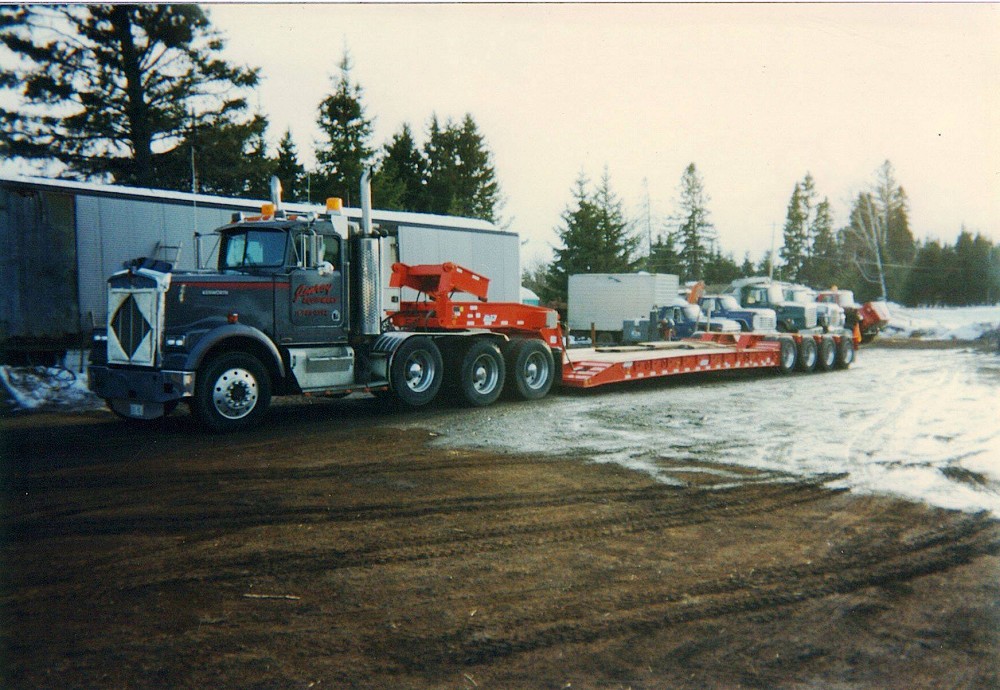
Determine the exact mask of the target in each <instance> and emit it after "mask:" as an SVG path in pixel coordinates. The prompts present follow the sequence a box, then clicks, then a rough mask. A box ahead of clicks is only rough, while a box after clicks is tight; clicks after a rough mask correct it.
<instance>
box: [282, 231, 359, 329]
mask: <svg viewBox="0 0 1000 690" xmlns="http://www.w3.org/2000/svg"><path fill="white" fill-rule="evenodd" d="M294 240H295V242H296V245H295V246H296V249H297V251H298V252H299V254H302V248H303V247H306V249H305V255H304V256H300V257H299V266H297V267H296V268H293V269H292V271H291V274H290V275H289V292H288V326H289V327H288V329H287V332H286V333H283V334H282V338H281V340H282V342H283V343H292V344H296V345H299V344H308V343H317V344H318V343H337V342H344V341H346V340H347V318H348V317H347V309H346V307H345V305H344V296H345V295H344V273H343V263H342V251H341V249H342V247H341V239H340V236H339V235H319V237H318V239H317V241H316V242H315V243H313V242H311V241H310V240H309V238H307V241H306V242H305V243H303V242H302V241H301V236H299V237H296V238H294ZM314 246H315V249H316V251H315V256H313V255H312V254H313V247H314Z"/></svg>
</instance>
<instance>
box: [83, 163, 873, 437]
mask: <svg viewBox="0 0 1000 690" xmlns="http://www.w3.org/2000/svg"><path fill="white" fill-rule="evenodd" d="M272 187H276V189H275V190H274V192H273V193H272V202H271V203H268V204H265V205H263V206H262V208H261V212H260V214H258V215H253V216H248V215H246V214H244V213H238V214H235V215H234V217H233V219H232V222H231V223H229V224H227V225H224V226H223V227H221V228H219V229H218V231H217V232H218V236H219V251H218V255H217V264H216V266H215V267H214V268H213V269H211V270H200V271H174V270H173V267H172V266H171V265H170V264H169V263H166V262H163V261H158V260H156V259H150V258H145V259H136V260H134V261H132V262H130V263H129V265H128V266H127V267H126V268H125V269H123V270H121V271H118V272H116V273H115V274H113V275H112V276H111V277H110V278H109V279H108V281H107V291H108V313H107V318H106V322H105V325H104V326H103V327H101V328H98V329H95V331H94V334H93V346H92V348H91V355H90V367H89V370H88V377H89V386H90V388H91V390H92V391H94V392H95V393H96V394H97V395H98V396H99V397H101V398H103V399H104V400H105V401H106V402H107V404H108V407H109V408H110V409H111V410H112V411H113V412H114V413H115V414H117V415H118V416H120V417H122V418H124V419H127V420H153V419H157V418H160V417H162V416H164V415H166V414H169V413H170V412H171V411H172V410H173V409H174V408H175V407H177V405H178V404H179V403H180V402H187V403H188V404H189V405H190V408H191V411H192V413H193V415H194V417H196V418H197V419H198V420H199V421H200V422H201V423H202V424H203V425H204V426H206V427H208V428H209V429H211V430H214V431H232V430H237V429H245V428H248V427H252V426H254V425H256V424H257V423H258V422H259V421H260V419H261V418H262V416H263V415H264V413H265V411H266V409H267V407H268V405H269V403H270V401H271V398H272V396H274V395H285V394H301V393H324V394H329V395H333V396H344V395H348V394H350V393H354V392H365V393H371V394H374V395H375V396H376V397H383V398H389V399H391V400H393V401H396V402H398V403H400V404H402V405H404V406H407V407H421V406H423V405H426V404H428V403H430V402H431V401H432V400H435V399H437V398H439V397H443V396H449V397H450V398H452V399H455V400H458V401H462V402H464V403H465V404H467V405H471V406H485V405H489V404H491V403H493V402H494V401H495V400H497V398H498V397H499V396H500V395H501V393H503V392H505V391H506V392H509V394H510V395H511V396H513V397H515V398H520V399H523V400H536V399H538V398H542V397H544V396H545V395H546V394H548V392H549V390H550V389H551V388H552V386H553V385H555V384H557V383H558V384H560V385H562V386H565V387H567V388H593V387H595V386H603V385H607V384H614V383H622V382H627V381H632V380H638V379H648V378H656V377H663V376H671V375H676V374H689V373H699V372H703V373H708V372H718V371H727V370H745V369H773V370H777V371H781V372H786V373H787V372H790V371H792V370H793V369H795V368H796V363H797V362H798V361H799V352H800V348H799V347H797V346H796V341H794V340H793V339H792V338H791V337H787V336H785V337H781V336H779V335H778V334H771V335H767V334H744V333H701V334H699V335H698V337H696V338H692V339H689V340H685V341H681V342H667V343H649V344H643V345H640V346H633V347H612V348H590V349H586V350H574V351H572V352H573V354H572V356H571V355H570V352H569V351H568V350H567V348H566V347H565V339H564V333H563V330H562V327H561V325H560V323H559V318H558V313H557V312H556V311H555V310H552V309H548V308H545V307H539V306H533V305H525V304H521V303H518V302H490V301H489V300H488V291H489V279H488V278H487V277H486V276H485V275H482V274H480V273H477V272H474V271H471V270H468V269H465V268H463V267H462V266H459V265H456V264H454V263H448V262H445V263H438V264H418V265H410V264H404V263H399V262H397V263H395V264H394V265H393V266H392V268H391V271H390V275H389V276H388V277H386V276H384V270H383V263H384V262H383V261H382V257H381V252H382V250H383V249H384V245H385V242H386V240H387V238H386V237H383V236H382V233H380V231H379V229H378V228H377V227H376V226H375V225H374V224H373V223H372V221H371V215H370V209H371V193H370V185H369V173H368V172H366V173H365V174H364V176H363V178H362V184H361V199H362V214H361V219H360V220H361V222H360V224H358V223H352V222H350V221H348V219H347V218H345V217H344V216H343V214H342V213H341V204H340V201H339V200H338V199H331V200H329V201H328V203H327V211H326V212H324V213H321V214H314V213H307V214H304V215H303V214H299V213H289V212H287V211H285V210H283V209H282V207H281V201H280V185H272ZM386 290H397V291H399V294H400V295H414V296H415V297H414V298H413V299H400V300H399V301H398V302H391V306H390V308H386V306H385V299H384V296H385V294H386ZM458 295H467V296H469V297H471V299H468V300H458V299H456V296H458ZM692 306H693V305H692ZM695 308H696V307H695ZM831 342H835V343H836V345H837V346H838V350H837V356H836V364H837V365H838V366H841V367H846V366H849V365H850V363H851V361H853V354H854V350H853V344H852V343H851V341H850V339H849V338H840V337H839V336H835V337H833V338H831ZM809 369H811V367H809ZM807 370H808V369H807Z"/></svg>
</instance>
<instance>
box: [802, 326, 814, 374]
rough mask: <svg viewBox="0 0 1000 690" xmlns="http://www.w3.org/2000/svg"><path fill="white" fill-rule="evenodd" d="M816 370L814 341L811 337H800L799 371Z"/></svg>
mask: <svg viewBox="0 0 1000 690" xmlns="http://www.w3.org/2000/svg"><path fill="white" fill-rule="evenodd" d="M815 368H816V341H815V340H813V339H812V336H808V335H806V336H802V342H800V343H799V371H804V372H810V371H812V370H813V369H815Z"/></svg>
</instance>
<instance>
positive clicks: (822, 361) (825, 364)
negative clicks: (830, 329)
mask: <svg viewBox="0 0 1000 690" xmlns="http://www.w3.org/2000/svg"><path fill="white" fill-rule="evenodd" d="M836 364H837V343H836V342H834V340H833V338H823V339H822V340H821V341H820V342H819V358H818V359H817V361H816V366H818V367H819V369H820V371H830V370H831V369H833V368H834V367H835V366H836Z"/></svg>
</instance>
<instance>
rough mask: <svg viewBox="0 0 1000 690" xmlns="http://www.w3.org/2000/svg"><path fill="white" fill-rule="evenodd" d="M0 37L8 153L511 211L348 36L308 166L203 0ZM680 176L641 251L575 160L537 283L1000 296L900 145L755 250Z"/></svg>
mask: <svg viewBox="0 0 1000 690" xmlns="http://www.w3.org/2000/svg"><path fill="white" fill-rule="evenodd" d="M0 45H2V46H3V47H4V48H5V49H6V50H7V51H8V53H9V55H10V56H11V59H10V60H9V61H7V60H6V59H5V61H6V62H9V65H10V66H9V67H5V69H4V70H3V71H0V89H2V90H7V91H15V92H16V93H17V94H18V95H19V104H18V105H17V106H16V107H14V108H12V109H6V108H0V131H2V133H3V137H2V138H0V154H3V155H4V156H7V157H12V158H20V159H28V160H33V161H37V162H39V163H42V164H47V165H49V166H50V169H52V168H51V166H52V165H53V164H55V165H56V166H57V167H56V170H57V174H59V175H60V176H63V177H69V178H76V179H87V180H100V181H104V182H113V183H119V184H128V185H135V186H142V187H154V188H162V189H174V190H185V191H186V190H190V191H198V192H203V193H208V194H218V195H224V196H251V197H258V198H262V197H266V196H267V195H268V187H267V185H268V180H269V179H270V177H271V176H272V175H276V176H278V178H279V179H280V180H281V181H282V186H283V188H284V191H285V199H287V200H289V201H301V202H318V201H322V200H323V199H325V198H327V197H330V196H339V197H341V198H344V199H345V200H346V201H347V203H348V204H349V205H356V204H357V202H358V200H357V199H356V189H357V184H358V180H359V179H360V177H361V173H362V170H364V168H365V167H367V166H374V167H375V168H376V170H377V173H378V174H377V175H376V176H375V178H374V181H373V187H374V189H373V192H374V194H375V195H376V198H377V199H378V201H379V206H380V207H381V208H385V209H388V210H403V211H417V212H426V213H439V214H451V215H461V216H468V217H474V218H482V219H485V220H488V221H491V222H494V223H501V224H502V223H503V220H502V219H501V217H500V214H501V211H502V208H503V202H504V200H503V195H502V193H501V189H500V184H499V181H498V179H497V176H496V170H495V166H494V162H493V153H492V152H491V151H490V149H489V147H488V145H487V143H486V141H485V138H484V137H483V135H482V134H481V133H480V132H479V129H478V127H477V125H476V122H475V120H474V119H473V117H472V115H471V114H466V115H465V116H464V118H462V119H461V120H460V121H457V122H456V121H453V120H452V119H450V118H449V119H447V120H445V121H444V122H442V121H440V120H439V119H438V117H437V115H436V114H432V115H431V116H430V118H429V119H428V121H427V126H426V131H425V134H426V136H425V137H424V141H423V143H420V142H418V141H417V138H416V136H415V134H414V131H413V129H412V127H411V126H410V124H409V123H406V122H404V123H402V125H401V126H400V128H399V129H398V131H397V132H396V133H395V134H394V135H393V136H392V137H391V139H390V140H389V141H388V142H386V143H385V144H383V145H382V146H376V145H375V144H374V143H373V141H372V138H373V130H374V120H373V118H371V117H369V115H368V114H367V112H366V108H365V105H364V90H363V89H362V87H361V86H360V84H358V83H357V82H356V81H355V80H354V79H353V77H352V73H351V70H352V65H351V61H350V56H349V55H348V54H347V53H346V52H345V54H344V56H343V59H342V60H341V62H340V64H339V73H338V74H337V75H335V76H334V77H332V84H331V91H330V93H329V95H328V96H326V97H325V98H323V99H322V100H321V102H320V103H318V104H317V106H316V122H317V125H318V127H319V130H320V132H321V140H320V141H319V142H317V145H316V147H315V157H316V164H315V166H313V167H311V168H310V169H307V168H306V167H305V165H303V163H302V162H301V159H300V157H299V154H298V151H297V148H296V145H295V142H294V140H293V138H292V135H291V132H290V131H289V130H286V131H285V132H284V135H283V136H282V137H281V139H280V141H279V142H278V145H277V148H276V150H275V151H274V153H273V154H272V153H270V152H269V150H268V143H267V140H268V136H267V132H268V128H269V126H270V124H269V121H268V118H267V117H266V115H264V114H262V113H259V112H252V111H251V108H250V105H249V103H248V100H247V94H248V93H249V92H250V90H252V89H253V88H254V87H256V86H257V85H258V83H259V81H260V78H261V75H260V70H259V69H258V68H252V67H246V66H238V65H233V64H230V63H229V62H228V61H226V60H225V59H224V58H223V57H222V53H223V52H224V48H225V41H224V39H223V37H222V36H221V35H220V34H219V33H218V32H217V31H216V30H215V29H214V28H213V27H212V25H211V22H210V20H209V17H208V15H207V14H206V13H205V12H204V11H203V10H202V9H201V8H200V7H198V6H197V5H119V4H116V5H91V6H86V5H64V6H58V5H21V6H0ZM678 190H679V191H678V198H677V200H676V201H675V204H674V206H675V208H674V212H673V214H672V215H671V216H670V217H669V218H667V219H666V220H665V221H664V222H663V223H662V224H661V225H660V227H659V228H658V229H657V232H656V235H655V237H654V236H653V233H652V230H651V228H647V231H648V235H649V237H648V243H645V247H644V249H645V251H643V247H642V245H643V242H641V240H640V238H639V233H638V232H637V231H636V227H637V222H636V219H634V218H633V219H630V218H629V217H628V216H627V214H626V212H625V210H624V207H623V203H622V201H621V199H620V198H619V197H618V196H617V194H616V193H615V192H614V190H613V189H612V186H611V180H610V173H609V172H608V171H607V170H606V169H605V171H604V173H603V175H602V176H601V178H600V180H599V181H598V182H597V183H596V184H594V185H592V184H591V183H590V181H589V180H588V179H587V178H586V177H585V176H584V175H582V174H581V175H580V177H579V178H578V179H577V180H576V181H575V183H574V185H573V187H572V188H571V190H570V197H571V198H570V202H569V203H568V205H567V207H566V209H565V211H564V212H563V213H562V216H561V224H560V225H559V227H557V228H556V232H557V235H558V239H559V246H557V247H554V257H553V259H552V261H551V262H549V263H547V264H542V265H537V266H534V267H532V268H531V269H530V270H529V271H527V272H526V275H525V276H524V282H525V284H526V285H527V286H528V287H530V288H532V289H534V290H535V291H536V292H538V294H539V295H540V297H542V299H543V300H544V301H545V302H547V303H551V304H559V303H564V302H565V300H566V288H567V281H568V276H569V275H571V274H573V273H585V272H628V271H636V270H646V271H650V272H660V273H675V274H678V275H679V276H680V277H681V279H682V280H704V281H705V282H706V283H709V284H716V283H728V282H729V281H731V280H733V279H735V278H738V277H744V276H751V275H770V274H773V275H774V277H776V278H781V279H785V280H790V281H795V282H802V283H807V284H810V285H812V286H814V287H829V286H831V285H837V286H840V287H846V288H850V289H853V290H854V292H855V294H856V295H857V297H858V298H859V299H862V300H867V299H873V298H883V299H886V298H887V299H891V300H896V301H901V302H903V303H906V304H946V305H957V304H978V303H993V302H996V301H997V300H1000V276H998V273H1000V248H998V247H996V246H994V245H993V243H992V242H991V241H990V240H989V239H988V238H985V237H983V236H982V235H980V234H976V235H972V234H971V233H970V232H968V231H966V230H965V229H964V228H963V229H962V231H961V233H960V234H959V236H958V239H957V240H956V241H955V244H954V245H948V244H942V243H941V242H940V241H938V240H928V241H925V242H922V243H921V242H917V241H916V240H915V239H914V236H913V233H912V230H911V228H910V221H909V202H908V198H907V196H906V192H905V191H904V189H903V187H902V186H901V185H900V184H899V183H898V182H897V181H896V179H895V173H894V170H893V168H892V165H891V163H890V162H889V161H886V162H885V164H884V165H882V166H881V167H880V168H879V170H878V171H876V173H875V177H874V181H873V182H872V183H871V184H870V185H868V187H867V188H866V189H865V190H864V191H862V192H860V193H859V194H858V195H857V197H856V198H855V199H854V200H853V202H852V206H851V211H850V214H849V217H848V219H847V221H846V223H845V224H843V225H842V226H841V227H839V228H838V227H836V224H835V221H834V218H833V214H832V210H831V204H830V202H829V199H828V198H827V197H823V198H820V193H819V191H818V190H817V189H816V184H815V180H814V179H813V177H812V176H811V175H810V174H809V173H806V174H805V176H804V177H803V179H802V180H800V181H797V182H795V183H794V185H793V188H792V193H791V196H790V198H789V202H788V206H787V210H786V216H785V223H784V226H783V228H782V235H781V239H782V243H781V246H780V248H779V249H778V251H777V252H776V254H775V255H774V256H771V254H770V252H769V253H768V254H767V255H765V257H764V258H763V259H762V260H761V261H759V262H756V263H755V262H753V261H751V260H750V257H749V255H747V256H745V257H744V258H743V260H742V262H740V263H737V262H736V260H734V258H733V257H732V255H731V254H729V253H726V252H724V251H723V249H722V247H721V246H720V243H719V240H718V232H717V229H716V227H715V225H714V223H713V222H712V220H711V213H710V210H709V205H710V201H711V199H710V197H709V195H708V194H707V192H706V187H705V183H704V180H703V179H702V177H701V175H700V173H699V171H698V169H697V166H696V165H695V164H694V163H691V164H690V165H688V166H687V167H686V168H685V169H684V170H683V171H682V174H681V179H680V183H679V187H678Z"/></svg>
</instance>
